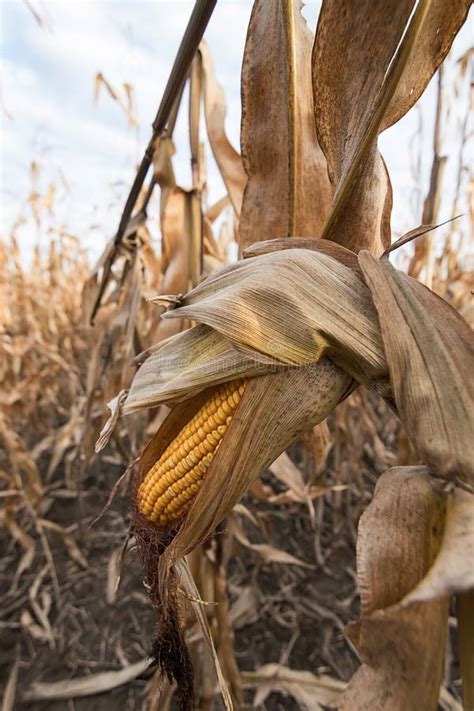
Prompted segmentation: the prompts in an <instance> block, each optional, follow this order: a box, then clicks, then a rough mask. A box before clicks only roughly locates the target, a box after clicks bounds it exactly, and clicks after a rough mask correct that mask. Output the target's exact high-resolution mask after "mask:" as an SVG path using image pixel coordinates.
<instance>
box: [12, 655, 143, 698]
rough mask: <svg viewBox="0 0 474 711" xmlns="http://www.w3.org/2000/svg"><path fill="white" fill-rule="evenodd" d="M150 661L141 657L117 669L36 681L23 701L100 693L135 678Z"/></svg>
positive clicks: (28, 689) (24, 695)
mask: <svg viewBox="0 0 474 711" xmlns="http://www.w3.org/2000/svg"><path fill="white" fill-rule="evenodd" d="M150 661H151V660H150V659H142V660H140V661H139V662H136V663H135V664H130V666H128V667H124V668H123V669H119V670H118V671H107V672H99V673H98V674H89V675H88V676H86V677H82V678H79V679H64V680H62V681H52V682H46V681H36V682H34V683H33V684H32V685H31V686H30V687H28V688H27V689H26V691H25V692H24V694H23V699H24V700H25V701H54V700H58V699H74V698H76V697H81V696H94V695H95V694H102V693H104V692H106V691H111V690H112V689H116V688H117V687H118V686H122V685H123V684H128V683H129V682H130V681H132V680H133V679H136V678H137V677H138V676H140V675H141V674H143V672H144V671H146V669H147V668H148V666H149V665H150Z"/></svg>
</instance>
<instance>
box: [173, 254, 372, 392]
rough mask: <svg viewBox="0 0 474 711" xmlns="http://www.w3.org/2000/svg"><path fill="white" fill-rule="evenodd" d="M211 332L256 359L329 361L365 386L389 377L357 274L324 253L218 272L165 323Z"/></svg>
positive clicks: (258, 260)
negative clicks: (180, 321)
mask: <svg viewBox="0 0 474 711" xmlns="http://www.w3.org/2000/svg"><path fill="white" fill-rule="evenodd" d="M177 317H178V318H190V319H194V320H196V321H198V322H201V323H205V324H207V325H208V326H211V327H212V328H214V329H216V330H217V331H219V332H220V333H222V334H223V335H224V336H225V337H226V338H228V339H229V340H230V341H231V342H232V343H234V344H236V345H238V346H240V347H243V348H245V349H247V350H246V353H253V354H254V357H256V358H257V357H259V355H263V356H264V357H265V358H271V359H272V360H273V361H276V362H279V363H281V364H288V365H302V364H305V363H310V362H312V361H316V360H318V358H320V357H321V355H322V354H323V353H325V352H328V353H329V354H330V355H331V358H332V359H333V360H334V361H335V362H337V363H339V364H340V365H341V367H344V368H345V369H346V370H347V371H348V372H349V373H350V374H351V375H353V376H354V377H356V378H357V379H359V380H361V381H362V382H370V381H371V380H373V379H377V378H381V377H384V375H385V373H386V364H385V357H384V354H383V348H382V343H381V339H380V331H379V326H378V323H377V316H376V313H375V310H374V306H373V303H372V300H371V298H370V294H369V292H368V290H367V288H366V286H365V285H364V283H363V281H362V279H361V278H360V277H359V275H358V274H357V272H355V271H353V270H351V269H350V268H349V267H347V266H345V265H344V264H343V263H342V262H341V261H339V260H337V259H334V258H333V257H330V256H328V255H327V254H324V253H323V252H319V251H313V250H311V251H310V250H307V249H288V250H283V251H278V252H272V253H269V254H263V255H261V256H259V257H254V258H249V259H246V260H243V261H240V262H237V263H236V264H233V265H231V266H229V267H226V268H224V269H221V270H220V271H219V272H216V274H214V275H212V276H211V277H210V278H208V279H207V280H206V281H205V282H204V283H202V284H200V285H199V286H197V287H196V288H195V289H193V290H192V291H190V292H189V293H188V294H187V295H186V296H184V297H183V298H182V299H181V306H179V307H178V308H176V309H175V310H173V311H169V312H168V313H166V314H164V318H165V319H167V318H177Z"/></svg>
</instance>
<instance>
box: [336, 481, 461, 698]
mask: <svg viewBox="0 0 474 711" xmlns="http://www.w3.org/2000/svg"><path fill="white" fill-rule="evenodd" d="M445 510H446V501H445V496H444V494H443V490H442V486H441V484H440V483H439V482H437V481H436V480H435V479H433V478H432V477H431V476H430V474H429V471H428V469H427V468H426V467H400V468H398V469H392V470H389V471H388V472H386V473H385V474H383V475H382V477H381V478H380V479H379V480H378V482H377V486H376V489H375V494H374V499H373V501H372V503H371V504H370V505H369V507H368V508H367V509H366V511H365V513H364V514H363V515H362V517H361V520H360V523H359V531H358V541H357V576H358V583H359V590H360V596H361V621H360V623H358V624H357V625H354V626H352V628H350V629H349V630H348V633H349V634H350V637H351V639H352V641H353V642H354V643H355V644H356V646H357V648H358V650H359V653H360V655H361V657H362V666H361V667H360V669H359V670H358V671H357V672H356V673H355V675H354V676H353V677H352V679H351V681H350V683H349V686H348V688H347V690H346V692H345V693H344V695H343V700H342V704H341V706H340V709H341V711H362V710H364V711H365V710H366V709H377V711H416V710H417V709H423V710H424V711H425V710H426V711H430V709H432V710H433V711H434V709H436V704H437V701H438V696H439V690H440V685H441V681H442V671H443V662H444V650H445V643H446V637H447V625H448V603H449V600H448V597H447V596H441V597H436V598H433V599H430V600H429V601H426V602H422V603H421V602H418V603H413V604H411V605H410V606H408V607H404V606H403V604H401V603H402V600H403V598H404V597H405V596H406V595H407V594H408V593H409V592H410V590H412V589H413V588H415V587H416V585H417V584H418V583H419V581H420V580H421V579H422V578H423V577H424V576H425V575H426V573H427V572H428V570H429V569H430V566H431V565H432V563H433V561H434V560H435V559H436V556H437V554H438V551H439V548H440V546H441V544H442V538H443V529H444V518H445Z"/></svg>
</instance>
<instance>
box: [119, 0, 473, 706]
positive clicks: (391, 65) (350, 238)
mask: <svg viewBox="0 0 474 711" xmlns="http://www.w3.org/2000/svg"><path fill="white" fill-rule="evenodd" d="M468 8H469V3H468V2H466V1H465V0H455V1H454V2H452V3H449V4H447V3H445V2H442V1H441V0H439V1H438V0H431V1H430V0H420V2H419V3H417V4H416V5H415V3H414V2H413V0H403V1H402V2H400V1H397V2H389V3H387V2H379V1H378V0H377V1H376V2H374V1H373V0H371V1H370V2H369V0H362V2H360V1H358V2H346V0H344V1H343V0H325V2H323V6H322V10H321V14H320V17H319V21H318V27H317V31H316V36H315V38H314V42H313V38H312V36H311V33H310V31H309V30H308V28H307V26H306V24H305V21H304V20H303V18H302V15H301V7H300V3H299V2H292V0H287V1H285V2H282V3H268V2H264V1H263V0H256V2H255V3H254V7H253V11H252V16H251V20H250V25H249V29H248V36H247V43H246V48H245V55H244V61H243V70H242V102H243V104H242V108H243V118H242V133H241V139H242V159H243V166H244V169H245V173H246V177H247V180H246V185H245V189H244V192H243V198H242V203H241V206H240V202H239V199H238V198H235V197H234V196H233V195H232V188H231V185H232V183H231V182H230V179H229V182H228V183H227V188H228V191H229V196H230V199H231V201H232V204H233V205H234V209H235V210H236V214H237V215H238V216H239V228H238V240H239V246H240V250H241V253H242V256H243V257H244V258H243V259H242V260H240V261H239V262H237V263H236V264H232V265H230V266H225V267H223V268H222V269H220V270H219V271H217V272H216V273H214V274H212V275H211V276H209V277H208V278H207V279H206V280H204V281H203V282H201V283H199V284H196V285H195V286H194V288H192V289H191V290H190V291H188V292H187V293H185V294H182V293H180V294H172V295H166V294H161V295H160V296H158V297H157V298H156V299H155V302H156V303H157V304H158V305H161V306H164V307H166V308H167V309H168V310H167V311H166V313H164V315H163V321H164V322H166V323H175V322H176V320H178V323H179V322H180V320H185V321H186V322H189V321H190V322H193V323H194V324H195V325H194V326H193V327H192V328H190V329H189V330H187V331H185V332H182V333H177V334H176V335H174V336H173V337H172V338H169V339H167V340H166V341H164V342H163V343H162V344H157V345H156V347H154V348H153V349H151V351H149V352H148V353H147V354H146V355H147V357H146V359H144V362H143V363H142V365H141V367H140V368H139V370H138V372H137V374H136V376H135V378H134V380H133V382H132V385H131V388H130V391H129V392H128V394H127V395H126V397H125V398H124V399H123V402H122V403H121V408H120V414H122V415H129V414H131V413H133V412H138V411H141V410H144V409H145V410H146V409H149V408H153V407H156V406H158V405H161V404H166V405H168V406H170V407H171V412H170V414H169V415H168V416H167V418H166V419H165V420H164V422H163V424H162V425H161V427H160V428H159V430H158V431H157V433H156V434H155V436H154V437H153V438H152V439H151V441H150V442H149V444H148V446H147V447H146V449H145V450H144V452H143V454H142V456H141V458H140V462H139V466H138V470H137V473H136V475H135V479H134V483H133V494H132V507H133V530H134V533H135V537H136V540H137V543H138V547H139V549H140V552H141V554H142V557H143V560H144V565H145V580H146V585H147V588H148V590H149V592H150V597H151V600H152V602H153V604H154V606H155V607H156V609H157V612H158V616H159V625H158V632H157V639H156V642H155V645H154V649H153V655H154V657H155V661H156V663H157V664H158V665H159V667H160V668H161V670H162V672H163V673H164V675H166V676H168V678H169V679H170V680H172V679H174V680H176V682H177V684H178V693H179V697H180V703H181V707H182V708H192V706H193V682H192V665H191V661H190V658H189V655H188V653H187V649H186V645H185V641H184V636H183V630H182V619H181V617H182V615H181V608H182V604H181V597H180V595H181V593H182V591H183V589H184V590H185V591H187V593H186V594H187V595H188V597H189V598H190V599H195V598H193V595H194V593H193V587H192V581H190V576H189V568H188V567H187V564H186V562H185V559H186V556H189V555H190V554H191V553H192V552H193V551H194V550H195V549H196V548H197V547H198V546H199V545H200V544H202V543H203V542H204V541H206V539H208V538H209V536H210V535H211V534H212V533H213V531H214V530H215V529H216V527H217V526H218V525H219V524H220V523H221V522H222V521H223V520H224V519H225V517H226V515H227V514H228V513H229V512H230V511H231V510H232V508H233V507H234V506H235V505H236V504H237V503H238V502H239V500H240V498H241V497H242V496H243V494H244V493H245V492H246V491H247V490H248V488H249V487H250V486H251V485H252V484H253V483H254V482H255V481H256V480H258V478H259V477H260V475H261V474H262V471H263V470H264V469H265V468H266V467H268V466H269V465H270V464H271V463H272V462H273V461H274V460H275V458H276V457H277V456H278V455H279V454H280V453H281V452H282V451H284V450H285V448H287V447H288V446H289V445H290V444H291V443H292V442H294V441H295V440H296V439H297V438H298V437H300V436H301V434H302V433H303V432H305V431H307V430H308V429H310V428H311V427H314V426H315V425H317V424H318V423H321V422H323V421H324V420H325V418H326V417H327V416H328V415H329V414H330V413H331V412H332V411H333V410H334V409H335V408H336V407H337V406H338V404H339V403H341V401H343V400H344V399H345V398H346V397H347V396H348V394H349V393H351V392H352V391H353V390H354V389H355V388H356V387H358V386H362V387H364V388H366V389H367V390H369V391H370V392H372V393H375V394H377V395H378V396H380V397H382V398H384V399H385V401H386V402H387V403H388V404H389V406H390V407H391V408H392V409H393V410H394V412H396V413H397V415H398V416H399V418H400V420H401V422H402V423H403V425H404V427H405V429H406V432H407V437H408V439H409V442H410V444H411V446H412V447H413V449H414V451H415V453H416V456H417V458H418V460H419V465H418V466H414V467H404V468H397V469H392V470H389V471H387V472H386V473H385V474H384V475H383V476H382V477H381V478H380V479H379V481H378V484H377V488H376V491H375V496H374V499H373V502H372V503H371V504H370V506H369V507H368V509H367V510H366V512H365V513H364V515H363V516H362V519H361V522H360V527H359V540H358V552H357V554H358V583H359V590H360V595H361V603H362V609H361V619H360V620H359V622H357V623H355V624H354V625H353V626H352V627H351V628H350V629H349V630H348V635H350V637H351V639H352V641H353V643H354V644H355V646H356V647H357V649H358V650H359V654H360V657H361V660H362V664H361V667H360V669H359V671H358V672H357V673H356V674H355V676H354V677H353V679H352V681H351V682H350V683H349V685H348V687H347V689H346V691H345V692H344V693H343V694H342V697H341V699H340V708H342V709H347V710H348V711H349V710H350V711H354V710H356V709H367V708H371V709H380V710H384V711H388V709H390V710H395V709H400V710H401V709H419V708H423V709H427V710H428V709H434V708H436V703H437V699H438V695H439V688H440V683H441V675H442V668H443V655H444V645H445V640H446V633H447V623H448V607H449V600H450V597H451V596H452V595H456V596H457V599H458V608H457V609H458V624H459V635H460V640H461V646H460V658H461V672H462V675H463V681H464V703H465V709H471V708H472V707H473V704H474V691H473V673H472V668H473V664H472V661H473V645H472V639H471V640H469V631H468V630H469V629H471V631H472V616H473V614H474V610H473V606H472V590H473V588H474V577H473V571H474V566H473V565H472V555H473V535H474V530H473V521H474V516H473V514H474V497H473V494H474V471H473V461H474V457H473V450H472V412H473V408H472V400H473V392H472V387H471V386H470V384H469V369H470V368H472V360H473V339H472V333H471V331H470V329H469V327H468V326H467V324H466V322H465V321H464V320H463V319H462V318H461V317H460V316H459V315H458V314H457V313H456V312H455V311H454V310H453V309H452V308H451V307H450V306H449V305H448V304H447V303H446V302H445V301H443V300H441V299H440V298H438V297H437V296H436V295H435V294H434V293H433V292H432V291H430V290H429V289H427V288H426V287H424V286H422V285H421V284H419V283H418V282H417V281H415V280H414V279H412V278H411V277H409V276H407V275H405V274H404V273H402V272H401V271H399V270H397V269H396V268H394V267H393V266H392V265H391V264H390V262H389V260H388V248H389V246H390V243H391V230H390V215H391V207H392V197H391V186H390V178H389V175H388V171H387V168H386V166H385V164H384V162H383V159H382V156H381V154H380V153H379V150H378V146H377V137H378V135H379V134H380V133H381V132H382V131H384V130H385V129H387V128H388V127H389V126H391V125H393V124H394V123H395V122H397V121H398V120H400V119H401V118H402V117H403V116H404V115H405V114H406V113H407V111H408V110H409V109H410V108H411V107H412V106H413V105H414V103H415V102H416V100H417V99H418V98H419V97H420V95H421V94H422V93H423V91H424V90H425V88H426V86H427V84H428V82H429V81H430V79H431V77H432V76H433V74H434V73H435V71H436V70H437V69H438V67H439V66H440V65H441V63H442V61H443V60H444V58H445V56H446V54H447V52H448V51H449V48H450V47H451V44H452V42H453V39H454V37H455V35H456V33H457V31H458V30H459V28H460V27H461V25H462V24H463V22H464V20H465V18H466V14H467V11H468ZM205 56H206V55H205V50H204V53H203V54H202V57H203V58H204V60H205ZM195 607H197V608H198V605H197V606H195ZM197 614H199V613H197ZM209 643H210V644H212V640H211V641H210V642H209ZM218 673H219V674H221V672H220V669H219V668H218ZM221 680H222V675H221ZM223 695H224V700H225V704H226V707H227V708H231V707H232V703H233V702H232V699H231V696H230V694H229V692H228V691H227V689H226V687H225V684H223Z"/></svg>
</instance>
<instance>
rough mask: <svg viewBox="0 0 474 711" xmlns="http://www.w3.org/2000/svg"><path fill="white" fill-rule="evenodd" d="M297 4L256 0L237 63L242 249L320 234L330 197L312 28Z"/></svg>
mask: <svg viewBox="0 0 474 711" xmlns="http://www.w3.org/2000/svg"><path fill="white" fill-rule="evenodd" d="M301 5H302V3H301V2H299V0H298V1H297V2H284V3H279V2H266V1H265V0H257V2H255V3H254V6H253V10H252V16H251V19H250V24H249V28H248V33H247V41H246V45H245V53H244V60H243V66H242V131H241V144H242V159H243V163H244V167H245V171H246V173H247V175H248V183H247V187H246V189H245V196H244V202H243V205H242V213H241V220H240V227H239V243H240V246H241V249H245V248H246V247H248V246H249V245H250V244H252V242H255V241H256V240H257V239H269V238H272V237H288V236H291V235H302V236H316V237H319V236H320V233H321V229H322V227H323V224H324V220H325V217H326V214H327V211H328V208H329V205H330V201H331V196H332V191H331V186H330V183H329V179H328V176H327V168H326V161H325V159H324V156H323V154H322V152H321V149H320V147H319V145H318V141H317V138H316V130H315V126H314V119H313V92H312V86H311V66H310V61H309V57H310V53H311V44H312V34H311V32H310V30H309V29H308V27H307V25H306V22H305V20H304V19H303V17H302V15H301ZM269 126H271V130H269Z"/></svg>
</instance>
